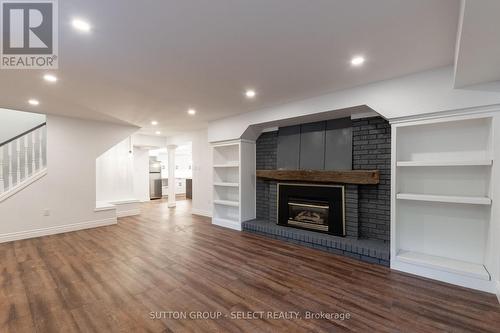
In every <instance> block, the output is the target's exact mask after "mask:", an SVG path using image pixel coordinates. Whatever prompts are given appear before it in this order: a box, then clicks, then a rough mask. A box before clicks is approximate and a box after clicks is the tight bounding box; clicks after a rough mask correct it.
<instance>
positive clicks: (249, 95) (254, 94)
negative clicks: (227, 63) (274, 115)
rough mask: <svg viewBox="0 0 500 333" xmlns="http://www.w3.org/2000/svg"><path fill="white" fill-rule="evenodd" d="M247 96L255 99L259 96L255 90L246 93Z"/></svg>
mask: <svg viewBox="0 0 500 333" xmlns="http://www.w3.org/2000/svg"><path fill="white" fill-rule="evenodd" d="M245 96H246V97H247V98H255V96H257V93H256V92H255V90H251V89H249V90H247V91H245Z"/></svg>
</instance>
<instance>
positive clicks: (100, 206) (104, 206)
mask: <svg viewBox="0 0 500 333" xmlns="http://www.w3.org/2000/svg"><path fill="white" fill-rule="evenodd" d="M108 210H116V206H115V205H113V204H110V203H109V202H103V201H97V202H96V203H95V209H94V212H104V211H108Z"/></svg>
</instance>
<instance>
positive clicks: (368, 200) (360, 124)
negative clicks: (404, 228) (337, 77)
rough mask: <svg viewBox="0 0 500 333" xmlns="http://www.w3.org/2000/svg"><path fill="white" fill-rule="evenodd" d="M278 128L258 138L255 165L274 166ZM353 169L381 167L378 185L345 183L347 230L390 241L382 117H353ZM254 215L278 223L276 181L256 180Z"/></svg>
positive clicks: (386, 133)
mask: <svg viewBox="0 0 500 333" xmlns="http://www.w3.org/2000/svg"><path fill="white" fill-rule="evenodd" d="M277 151H278V132H268V133H263V134H262V135H261V136H260V137H259V138H258V140H257V161H256V162H257V169H259V170H273V169H276V167H277ZM353 169H354V170H372V169H378V170H380V184H379V185H360V186H357V185H346V196H345V200H346V233H347V236H348V237H351V238H358V237H360V238H366V239H374V240H383V241H389V238H390V229H389V227H390V186H391V184H390V181H391V179H390V177H391V128H390V125H389V123H388V122H387V121H386V120H384V119H383V118H381V117H373V118H365V119H357V120H353ZM257 218H258V219H265V220H268V221H269V222H270V223H273V224H275V223H277V182H271V181H263V180H260V179H258V180H257Z"/></svg>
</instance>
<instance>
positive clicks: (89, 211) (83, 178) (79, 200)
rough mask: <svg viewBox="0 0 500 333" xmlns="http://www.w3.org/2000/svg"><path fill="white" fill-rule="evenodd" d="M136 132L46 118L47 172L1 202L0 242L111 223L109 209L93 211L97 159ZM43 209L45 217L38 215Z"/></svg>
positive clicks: (100, 124)
mask: <svg viewBox="0 0 500 333" xmlns="http://www.w3.org/2000/svg"><path fill="white" fill-rule="evenodd" d="M136 130H137V128H135V127H131V126H120V125H113V124H109V123H102V122H95V121H86V120H79V119H73V118H67V117H58V116H51V115H49V116H47V172H48V173H47V175H46V176H45V177H44V178H42V179H40V180H39V181H37V182H36V183H33V184H32V185H31V186H30V187H28V188H26V189H24V190H23V191H21V192H19V193H17V194H16V195H14V196H13V197H11V198H9V199H7V200H6V201H4V202H2V203H0V219H1V223H0V241H5V240H12V239H16V238H26V237H32V236H33V235H36V236H38V235H40V233H42V234H43V233H46V234H50V233H57V232H61V231H62V230H68V228H69V229H74V228H75V227H74V224H81V223H83V224H84V225H85V226H86V227H89V226H97V225H99V223H104V224H108V223H109V222H112V221H113V219H114V221H115V222H116V216H115V212H114V211H99V212H96V211H95V207H96V181H95V180H96V158H97V157H98V156H99V155H101V154H103V153H104V152H105V151H106V150H107V149H109V148H110V147H112V146H114V145H115V144H117V143H119V142H120V141H122V140H123V139H124V138H126V137H128V136H130V135H131V134H132V132H134V131H136ZM45 209H47V210H49V211H50V216H43V211H44V210H45ZM40 230H41V231H40Z"/></svg>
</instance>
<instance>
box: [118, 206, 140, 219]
mask: <svg viewBox="0 0 500 333" xmlns="http://www.w3.org/2000/svg"><path fill="white" fill-rule="evenodd" d="M136 215H141V210H140V209H139V208H136V209H129V210H123V211H121V212H116V217H127V216H136Z"/></svg>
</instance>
